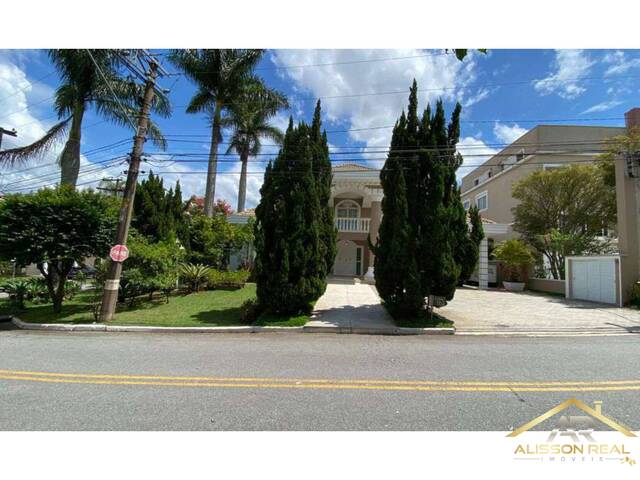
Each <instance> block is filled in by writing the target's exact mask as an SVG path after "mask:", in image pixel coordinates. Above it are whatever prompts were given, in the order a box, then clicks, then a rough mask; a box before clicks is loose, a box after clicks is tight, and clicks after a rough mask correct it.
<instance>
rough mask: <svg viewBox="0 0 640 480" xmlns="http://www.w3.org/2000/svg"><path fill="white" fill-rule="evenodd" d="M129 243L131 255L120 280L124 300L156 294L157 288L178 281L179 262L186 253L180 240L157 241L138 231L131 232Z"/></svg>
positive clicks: (165, 287) (162, 288) (121, 295)
mask: <svg viewBox="0 0 640 480" xmlns="http://www.w3.org/2000/svg"><path fill="white" fill-rule="evenodd" d="M128 247H129V252H130V255H129V258H128V259H127V260H126V261H125V262H124V271H123V272H122V278H121V280H120V292H119V294H120V301H121V302H124V301H126V300H127V299H129V298H132V297H137V296H140V295H144V294H150V295H153V292H154V291H157V290H162V291H163V293H164V292H165V290H166V289H167V288H168V286H169V285H170V284H171V285H175V279H176V278H177V275H178V262H179V261H180V260H181V259H182V257H183V255H184V253H183V251H182V250H181V249H180V245H179V244H178V243H176V242H174V241H164V242H155V243H153V242H151V241H150V240H149V239H147V238H146V237H143V236H142V235H140V234H138V233H137V232H135V231H134V232H132V234H130V235H129V241H128ZM172 282H173V283H172ZM172 289H173V287H172ZM169 293H170V291H169Z"/></svg>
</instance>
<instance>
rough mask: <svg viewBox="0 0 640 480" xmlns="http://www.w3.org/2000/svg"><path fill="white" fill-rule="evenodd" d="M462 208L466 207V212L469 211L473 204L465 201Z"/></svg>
mask: <svg viewBox="0 0 640 480" xmlns="http://www.w3.org/2000/svg"><path fill="white" fill-rule="evenodd" d="M462 206H463V207H464V209H465V210H469V207H470V206H471V202H470V201H469V200H465V201H464V202H462Z"/></svg>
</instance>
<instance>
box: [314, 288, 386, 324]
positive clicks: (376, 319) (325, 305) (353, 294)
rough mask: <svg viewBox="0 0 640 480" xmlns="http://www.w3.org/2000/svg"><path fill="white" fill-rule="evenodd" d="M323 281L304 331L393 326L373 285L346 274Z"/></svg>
mask: <svg viewBox="0 0 640 480" xmlns="http://www.w3.org/2000/svg"><path fill="white" fill-rule="evenodd" d="M327 283H328V284H327V290H326V291H325V293H324V295H322V297H320V298H319V299H318V301H317V303H316V306H315V309H314V312H313V315H312V316H311V319H310V320H309V321H308V322H307V324H306V325H305V330H318V331H319V330H321V329H322V330H325V331H342V332H349V331H353V329H377V330H386V329H388V330H389V331H390V332H391V331H394V330H396V329H397V327H396V326H395V324H394V323H393V320H392V318H391V316H390V315H389V314H388V313H387V311H386V310H385V309H384V307H383V306H382V305H381V304H380V297H379V296H378V292H376V289H375V287H374V286H373V285H369V284H366V283H362V282H360V280H359V279H357V278H350V277H331V278H329V279H328V282H327Z"/></svg>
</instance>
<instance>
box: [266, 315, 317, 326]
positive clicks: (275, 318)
mask: <svg viewBox="0 0 640 480" xmlns="http://www.w3.org/2000/svg"><path fill="white" fill-rule="evenodd" d="M308 320H309V315H308V314H301V315H292V316H286V317H283V316H280V315H274V314H271V313H263V314H262V315H260V316H259V317H258V320H256V322H255V323H254V325H259V326H263V327H302V326H303V325H304V324H305V323H307V321H308Z"/></svg>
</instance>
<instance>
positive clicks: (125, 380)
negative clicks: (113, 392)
mask: <svg viewBox="0 0 640 480" xmlns="http://www.w3.org/2000/svg"><path fill="white" fill-rule="evenodd" d="M0 380H19V381H30V382H45V383H74V384H95V385H149V386H173V387H200V388H203V387H204V388H290V389H338V390H386V391H458V392H509V391H519V392H572V391H580V392H589V391H590V392H601V391H636V390H640V380H609V381H593V382H587V381H576V382H473V381H469V382H465V381H410V380H337V379H290V378H254V377H239V378H236V377H176V376H160V375H112V374H82V373H54V372H33V371H19V370H0Z"/></svg>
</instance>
